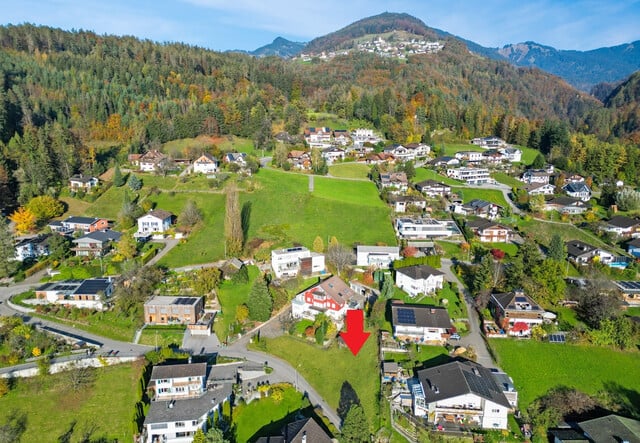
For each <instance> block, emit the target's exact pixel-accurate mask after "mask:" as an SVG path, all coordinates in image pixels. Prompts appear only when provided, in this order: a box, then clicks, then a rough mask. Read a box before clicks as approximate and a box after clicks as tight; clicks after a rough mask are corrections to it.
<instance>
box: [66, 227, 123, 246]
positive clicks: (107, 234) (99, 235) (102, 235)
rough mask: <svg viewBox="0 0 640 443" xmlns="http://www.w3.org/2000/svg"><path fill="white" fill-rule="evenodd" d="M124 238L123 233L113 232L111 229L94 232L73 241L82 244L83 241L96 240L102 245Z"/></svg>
mask: <svg viewBox="0 0 640 443" xmlns="http://www.w3.org/2000/svg"><path fill="white" fill-rule="evenodd" d="M120 237H122V233H121V232H118V231H111V230H109V229H105V230H103V231H93V232H90V233H88V234H86V235H83V236H82V237H80V238H76V239H75V240H73V242H74V243H81V242H82V241H83V240H95V241H99V242H102V243H105V242H109V241H118V240H120Z"/></svg>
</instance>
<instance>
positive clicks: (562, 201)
mask: <svg viewBox="0 0 640 443" xmlns="http://www.w3.org/2000/svg"><path fill="white" fill-rule="evenodd" d="M546 204H547V205H560V206H569V205H576V204H577V205H578V206H587V204H586V203H585V202H583V201H582V200H580V199H579V198H574V197H568V196H561V197H556V198H553V199H551V200H549V201H548V202H546Z"/></svg>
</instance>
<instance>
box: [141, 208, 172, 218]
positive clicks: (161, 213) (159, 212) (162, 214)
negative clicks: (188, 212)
mask: <svg viewBox="0 0 640 443" xmlns="http://www.w3.org/2000/svg"><path fill="white" fill-rule="evenodd" d="M145 215H150V216H152V217H155V218H159V219H160V220H166V219H168V218H170V217H173V214H172V213H171V212H169V211H165V210H164V209H154V210H152V211H149V212H147V213H146V214H145ZM143 217H144V216H143Z"/></svg>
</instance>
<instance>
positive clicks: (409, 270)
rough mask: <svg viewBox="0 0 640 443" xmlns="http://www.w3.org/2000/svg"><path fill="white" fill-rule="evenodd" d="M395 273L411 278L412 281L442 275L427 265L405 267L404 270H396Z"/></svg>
mask: <svg viewBox="0 0 640 443" xmlns="http://www.w3.org/2000/svg"><path fill="white" fill-rule="evenodd" d="M396 272H399V273H400V274H404V275H406V276H407V277H409V278H412V279H413V280H426V279H427V278H429V277H431V276H435V277H437V276H439V275H444V273H443V272H440V271H438V270H437V269H434V268H432V267H431V266H429V265H413V266H407V267H405V268H400V269H397V270H396Z"/></svg>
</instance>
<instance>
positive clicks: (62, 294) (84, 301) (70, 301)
mask: <svg viewBox="0 0 640 443" xmlns="http://www.w3.org/2000/svg"><path fill="white" fill-rule="evenodd" d="M35 292H36V300H37V301H38V304H41V303H45V304H46V303H52V304H58V305H65V306H72V307H76V308H88V309H98V310H102V309H104V308H105V307H106V305H105V303H104V302H105V301H106V300H107V299H108V298H109V297H111V294H112V293H113V281H112V280H111V278H89V279H87V280H63V281H56V282H49V283H45V284H44V285H42V286H40V287H39V288H37V289H36V290H35Z"/></svg>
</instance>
